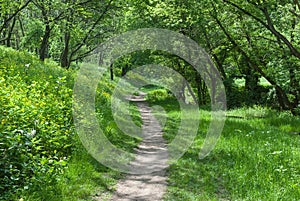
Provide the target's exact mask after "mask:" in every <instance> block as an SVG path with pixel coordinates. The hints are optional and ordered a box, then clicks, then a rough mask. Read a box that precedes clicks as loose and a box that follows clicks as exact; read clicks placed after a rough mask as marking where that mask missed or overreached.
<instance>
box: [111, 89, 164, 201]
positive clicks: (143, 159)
mask: <svg viewBox="0 0 300 201" xmlns="http://www.w3.org/2000/svg"><path fill="white" fill-rule="evenodd" d="M144 96H145V94H140V95H139V96H134V97H132V98H131V99H130V101H134V102H136V104H137V106H138V107H139V111H140V113H141V118H142V121H143V125H142V130H143V131H142V132H143V133H142V135H143V140H142V142H141V143H140V144H139V146H138V148H137V149H136V150H135V152H136V158H135V160H134V161H133V162H132V163H130V165H131V168H132V169H133V170H139V171H138V172H141V173H142V172H143V171H144V172H149V170H152V169H154V170H159V171H155V172H152V173H148V174H137V175H132V174H128V175H126V177H125V178H124V179H122V180H120V181H119V182H118V184H117V186H116V191H115V192H114V194H113V196H112V198H111V200H112V201H133V200H136V201H142V200H143V201H148V200H149V201H150V200H151V201H155V200H162V198H163V195H164V193H165V192H166V189H167V174H166V171H165V168H167V167H168V164H167V161H168V151H167V144H166V141H165V140H164V138H163V137H162V128H161V126H160V124H159V122H158V121H157V119H156V118H155V117H154V116H153V114H152V113H151V108H150V107H149V106H148V104H147V102H146V101H145V99H144ZM147 168H148V169H147Z"/></svg>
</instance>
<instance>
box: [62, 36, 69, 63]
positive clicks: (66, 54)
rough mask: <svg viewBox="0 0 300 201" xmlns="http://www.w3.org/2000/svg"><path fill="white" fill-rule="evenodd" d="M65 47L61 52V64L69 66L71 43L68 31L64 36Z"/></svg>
mask: <svg viewBox="0 0 300 201" xmlns="http://www.w3.org/2000/svg"><path fill="white" fill-rule="evenodd" d="M64 44H65V46H64V49H63V51H62V54H61V58H60V65H61V67H63V68H69V66H70V65H69V63H70V62H69V59H68V58H69V45H70V32H69V31H66V32H65V36H64Z"/></svg>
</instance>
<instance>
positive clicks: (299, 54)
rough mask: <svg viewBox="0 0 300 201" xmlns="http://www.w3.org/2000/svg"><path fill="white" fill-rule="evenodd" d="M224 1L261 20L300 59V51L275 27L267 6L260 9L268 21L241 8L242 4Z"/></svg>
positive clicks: (258, 20)
mask: <svg viewBox="0 0 300 201" xmlns="http://www.w3.org/2000/svg"><path fill="white" fill-rule="evenodd" d="M223 2H225V3H227V4H229V5H231V6H233V7H235V8H237V9H238V10H240V11H242V12H243V13H245V14H246V15H248V16H250V17H252V18H253V19H255V20H256V21H257V22H259V23H260V24H262V25H263V26H264V27H266V28H267V29H268V30H269V31H270V32H271V33H272V34H273V35H274V36H275V37H277V38H278V39H279V40H281V41H283V42H284V44H285V45H286V46H287V47H288V48H289V50H290V52H291V54H292V55H294V56H295V57H297V58H299V59H300V52H299V51H298V50H297V49H296V48H295V47H294V46H293V45H292V44H291V42H290V41H289V40H288V39H287V38H286V37H285V36H284V35H282V34H281V33H279V32H278V31H277V30H276V28H275V27H274V25H273V23H272V20H271V17H270V15H269V13H268V11H267V9H266V8H260V10H261V11H262V12H263V14H264V15H265V17H266V20H267V23H265V22H264V21H262V20H261V19H260V18H258V17H256V16H255V15H253V14H251V13H250V12H248V11H247V10H245V9H243V8H241V7H240V6H238V5H237V4H235V3H233V2H231V1H228V0H223Z"/></svg>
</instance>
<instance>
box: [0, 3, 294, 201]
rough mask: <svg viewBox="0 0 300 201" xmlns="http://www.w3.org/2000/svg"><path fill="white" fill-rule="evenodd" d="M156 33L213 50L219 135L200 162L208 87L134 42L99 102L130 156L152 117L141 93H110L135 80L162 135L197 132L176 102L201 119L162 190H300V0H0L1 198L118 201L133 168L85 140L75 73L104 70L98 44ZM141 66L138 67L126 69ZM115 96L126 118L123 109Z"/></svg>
mask: <svg viewBox="0 0 300 201" xmlns="http://www.w3.org/2000/svg"><path fill="white" fill-rule="evenodd" d="M153 29H155V30H169V31H171V32H172V33H176V34H178V36H185V37H187V38H189V39H191V41H194V42H195V43H196V44H197V45H198V46H199V47H201V48H203V50H204V51H205V52H206V53H207V55H209V61H212V65H213V66H215V68H216V70H217V71H218V75H219V77H220V79H221V81H222V83H223V85H224V89H225V92H226V112H225V113H226V114H225V117H226V120H224V128H223V131H222V135H221V136H219V138H218V142H217V143H216V145H214V146H215V147H214V149H213V150H212V151H211V153H210V154H209V155H207V156H206V157H205V158H203V159H199V155H198V154H199V151H200V150H201V147H202V144H203V143H205V141H206V133H209V129H210V128H209V126H210V123H211V122H212V121H213V120H212V115H213V113H212V112H211V110H212V106H211V105H212V104H213V102H214V100H213V98H211V90H210V88H209V86H208V83H207V81H206V80H205V78H204V77H203V74H201V73H199V71H197V69H195V68H194V66H193V65H191V64H190V63H189V62H188V61H186V60H185V59H184V58H182V57H180V56H178V55H176V54H173V53H171V52H166V51H163V50H162V49H159V48H158V49H142V50H137V51H131V52H130V51H129V50H128V52H129V53H127V54H124V55H121V56H119V57H118V58H116V59H115V60H114V61H113V62H112V63H111V64H110V65H109V66H106V67H107V69H106V70H107V71H105V72H104V74H103V76H102V78H101V79H100V80H99V81H98V83H97V86H96V88H97V89H96V90H95V101H94V102H95V103H94V105H95V107H96V109H95V116H96V117H97V121H98V123H99V127H101V128H102V131H103V133H104V135H105V136H106V138H107V139H108V140H109V141H110V142H111V143H112V144H113V145H114V146H115V147H117V148H118V149H122V150H123V151H126V152H129V153H134V152H135V150H136V149H137V148H138V147H139V144H141V142H143V138H141V137H140V136H135V135H134V134H133V133H135V131H136V130H139V129H138V127H139V128H143V126H144V125H145V124H146V123H145V122H146V121H145V119H144V118H145V117H144V116H142V112H141V109H140V106H139V104H140V103H137V104H136V103H134V102H130V103H129V104H127V105H126V104H123V103H119V101H121V98H120V97H117V99H118V100H117V101H115V102H114V101H113V100H114V99H115V98H116V97H115V96H116V95H115V94H116V90H115V89H117V88H118V87H119V86H120V83H121V81H122V80H126V79H127V78H129V77H133V78H134V79H136V80H139V82H140V83H146V84H144V85H142V86H140V88H139V89H138V90H136V91H132V88H131V87H127V85H126V87H123V89H122V90H121V91H123V92H122V93H125V94H130V93H131V95H133V96H136V97H140V94H143V96H145V101H146V102H147V104H149V107H151V108H152V113H153V116H154V118H155V119H157V121H158V122H159V125H160V127H161V130H162V133H163V134H162V136H163V138H164V140H165V141H166V143H167V144H172V142H173V141H176V139H177V138H176V136H177V135H178V133H179V131H180V130H186V131H190V130H189V129H190V127H191V126H190V125H189V126H187V125H186V127H184V126H185V125H182V122H185V121H184V120H185V119H184V118H185V117H184V112H183V111H182V105H186V108H187V111H189V112H190V113H189V114H190V115H189V118H190V122H193V121H194V120H195V119H200V124H199V126H198V125H192V127H195V129H196V131H195V132H196V133H195V137H194V138H193V141H192V142H191V144H189V145H190V146H189V147H188V148H187V149H186V150H185V153H184V154H183V155H182V156H181V157H180V158H179V159H178V160H176V161H175V162H172V163H171V164H170V166H168V168H167V170H166V173H165V177H166V181H167V184H166V185H165V188H166V190H165V192H164V193H163V194H164V195H163V198H161V199H160V200H295V201H298V200H299V199H300V183H299V181H300V1H299V0H281V1H279V0H269V1H266V0H242V1H238V0H199V1H195V0H185V1H183V0H165V1H159V0H143V1H142V0H122V1H121V0H101V1H100V0H14V1H8V0H0V104H1V107H0V200H5V201H6V200H16V201H24V200H29V201H31V200H32V201H35V200H36V201H38V200H50V201H56V200H57V201H58V200H64V201H67V200H72V201H73V200H78V201H79V200H109V199H111V198H112V199H113V200H118V199H116V198H115V197H114V193H115V192H116V191H118V186H119V183H120V181H123V180H124V178H127V174H125V173H124V172H121V171H118V170H116V169H114V168H110V167H107V166H105V165H104V164H101V163H99V160H98V159H97V157H95V155H94V154H93V153H92V152H91V151H90V150H87V148H86V145H85V143H84V140H82V138H81V136H80V134H79V133H80V131H78V129H77V127H76V126H75V125H74V123H75V124H76V118H74V111H73V110H74V107H75V108H76V106H74V105H76V104H74V91H76V80H77V81H78V79H79V78H78V77H80V73H81V70H82V69H100V71H101V68H102V67H101V68H99V65H100V64H101V59H102V58H101V51H100V52H99V47H101V44H103V43H105V42H106V41H109V40H110V39H111V38H116V37H118V36H120V35H121V36H123V35H122V34H124V33H125V36H126V33H129V34H130V33H144V31H145V30H146V34H145V35H147V30H153ZM139 30H140V32H139ZM135 31H137V32H135ZM150 32H151V31H149V33H150ZM128 38H134V36H133V37H128ZM141 38H142V37H141ZM145 38H146V37H145ZM161 38H162V39H161V40H160V42H161V43H162V44H163V43H164V42H168V41H169V39H163V38H164V36H161ZM145 40H146V39H145ZM136 41H139V38H138V37H136ZM136 41H133V40H131V41H129V42H130V43H132V44H133V45H132V46H134V45H135V46H138V45H140V44H137V42H136ZM170 41H172V40H171V39H170ZM175 43H176V41H175V42H174V44H175ZM121 44H122V43H121ZM145 44H146V42H145ZM123 45H124V46H126V44H123ZM141 46H142V45H141ZM145 46H147V44H146V45H145ZM157 46H160V45H157ZM162 46H163V45H162ZM166 46H168V44H166ZM100 49H101V48H100ZM120 49H122V48H120ZM148 64H154V65H156V66H158V65H160V66H167V67H168V68H169V69H171V70H172V71H171V70H170V71H168V70H166V71H164V70H163V71H158V72H157V71H155V70H154V69H151V68H150V67H149V68H148V67H147V65H148ZM141 66H142V67H144V71H143V72H144V73H145V74H146V75H145V76H144V77H143V76H138V75H136V74H132V72H137V71H138V70H137V69H140V67H141ZM135 70H136V71H135ZM101 72H102V71H101ZM173 72H176V73H178V74H180V75H181V77H180V78H178V77H176V76H175V73H174V74H172V73H173ZM94 74H95V75H98V73H94ZM153 74H155V76H153ZM158 75H159V76H158ZM171 75H172V76H171ZM176 75H177V74H176ZM90 76H91V77H90V78H87V79H88V80H92V79H93V78H92V77H93V76H92V74H91V75H90ZM151 76H152V77H154V78H153V79H154V81H155V79H158V78H157V77H163V78H162V79H163V81H162V82H163V83H168V84H170V86H172V85H174V83H176V87H177V89H176V90H177V91H178V93H175V94H174V93H173V92H172V90H170V89H168V88H166V87H164V86H158V85H159V84H155V82H154V83H148V82H147V81H146V80H147V79H148V78H149V79H150V78H151ZM145 77H146V78H147V79H146V78H145ZM181 78H182V79H183V81H179V80H180V79H181ZM84 79H85V78H84ZM156 81H157V80H156ZM156 83H157V82H156ZM172 83H173V84H172ZM212 85H213V84H212ZM119 99H120V100H119ZM116 102H118V103H119V104H120V105H118V107H117V109H118V110H120V111H121V114H125V113H126V112H124V113H122V112H123V109H124V111H125V107H128V108H127V109H126V110H128V111H129V112H128V113H130V118H127V117H125V116H122V115H119V116H117V119H116V118H115V113H117V112H116V111H114V110H113V104H114V103H116ZM82 104H83V105H84V104H85V103H84V102H83V103H82ZM87 105H88V104H87ZM194 105H197V107H198V108H197V109H196V110H197V112H199V114H200V115H197V114H198V113H197V114H195V112H194V111H195V110H194V109H191V108H192V107H193V106H194ZM143 107H144V106H143ZM193 108H194V107H193ZM143 109H145V108H143ZM199 116H200V117H199ZM78 119H80V118H78ZM74 121H75V122H74ZM78 121H80V120H78ZM120 122H121V123H120ZM120 124H121V125H129V126H127V127H128V128H125V129H124V127H120ZM130 125H132V126H131V127H130ZM182 126H183V127H184V128H182ZM125 127H126V126H125ZM129 127H130V128H129ZM183 144H184V143H183ZM112 158H113V157H112ZM125 180H126V179H125ZM120 200H121V199H120ZM137 200H139V199H137ZM140 200H143V199H140ZM145 200H153V199H151V197H149V198H147V199H145Z"/></svg>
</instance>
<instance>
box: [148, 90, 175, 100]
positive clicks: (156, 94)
mask: <svg viewBox="0 0 300 201" xmlns="http://www.w3.org/2000/svg"><path fill="white" fill-rule="evenodd" d="M171 97H172V96H171V94H169V92H168V91H167V90H166V89H156V90H153V91H150V92H148V93H147V96H146V99H147V100H148V101H150V102H156V101H162V100H165V99H168V98H171Z"/></svg>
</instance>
